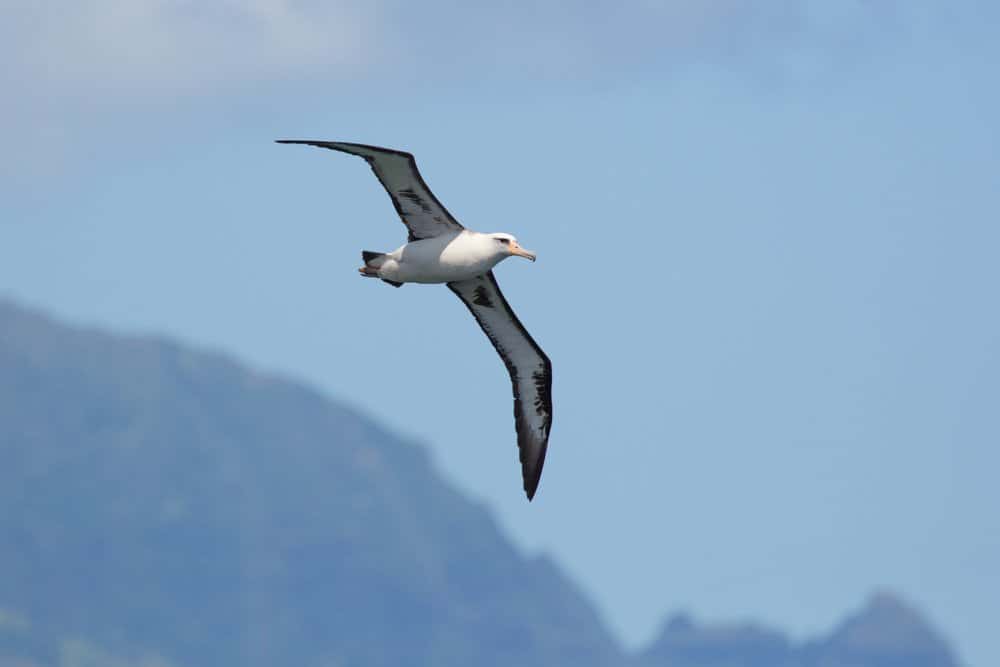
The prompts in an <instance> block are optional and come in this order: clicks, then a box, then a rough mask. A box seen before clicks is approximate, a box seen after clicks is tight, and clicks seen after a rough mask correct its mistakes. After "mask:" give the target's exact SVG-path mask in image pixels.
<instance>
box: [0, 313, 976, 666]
mask: <svg viewBox="0 0 1000 667" xmlns="http://www.w3.org/2000/svg"><path fill="white" fill-rule="evenodd" d="M952 656H953V654H952V652H951V650H950V648H949V647H948V646H947V644H946V643H945V642H944V641H943V640H941V639H940V638H939V637H938V636H937V635H936V634H935V632H934V631H933V630H932V629H931V628H929V626H928V625H927V624H926V622H924V621H923V620H922V619H921V618H920V617H919V615H917V613H916V612H914V611H912V610H911V609H909V608H908V607H906V605H905V604H903V603H902V602H899V601H898V600H896V599H895V598H892V597H891V596H888V595H881V596H878V597H876V598H874V600H873V601H872V602H871V603H870V604H869V605H868V606H867V607H866V608H865V609H864V610H862V611H861V612H860V613H859V614H857V615H854V616H852V617H850V618H849V619H847V620H846V621H845V622H844V623H843V624H842V625H841V626H840V627H838V628H837V629H836V630H835V631H834V632H833V633H832V634H831V635H830V636H829V637H826V638H822V639H819V640H816V641H813V642H807V643H805V644H801V645H797V644H794V643H793V642H791V641H789V640H788V639H787V638H786V637H785V636H784V635H782V634H781V633H780V632H777V631H772V630H767V629H763V628H760V627H758V626H755V625H752V624H747V625H737V626H707V627H704V626H699V625H697V624H695V623H694V622H693V621H692V620H691V619H690V618H689V617H686V616H683V615H681V616H676V617H674V618H673V619H672V620H671V621H669V622H668V623H667V624H666V625H665V626H664V629H663V632H662V633H661V635H660V636H659V637H658V638H657V639H656V640H655V641H654V642H653V643H652V644H651V645H650V646H649V647H648V648H647V649H646V650H644V651H642V652H641V653H640V654H638V655H627V654H625V653H623V651H622V650H621V649H620V648H619V646H618V644H617V642H616V641H615V639H614V638H613V637H612V636H611V633H610V632H609V631H608V629H607V628H606V626H605V625H604V624H603V623H602V622H601V619H600V618H599V616H598V614H597V612H596V611H595V609H594V607H593V606H592V605H591V604H590V603H589V602H588V601H587V600H586V599H585V597H584V596H583V595H582V594H581V593H580V591H579V590H578V588H577V587H576V586H575V585H574V584H573V583H572V582H571V581H570V580H569V579H568V578H567V577H566V576H565V575H564V574H563V573H562V571H561V570H560V569H559V568H558V567H557V566H556V564H554V563H553V562H552V561H550V560H549V559H547V558H545V557H526V556H525V555H523V554H522V553H520V552H519V551H518V550H517V549H515V548H514V547H513V546H512V545H511V544H510V542H509V541H508V540H507V539H506V537H505V536H504V535H503V534H502V533H501V531H500V530H499V528H498V526H497V524H496V522H495V521H494V519H493V517H492V516H491V515H490V513H489V512H488V511H487V510H486V509H485V508H484V507H483V506H482V505H480V504H477V503H475V502H472V501H470V500H469V499H467V498H465V497H464V496H462V495H461V494H460V493H458V492H457V491H456V490H455V489H454V488H452V487H451V486H450V485H449V484H448V483H447V482H445V481H444V480H443V479H442V478H441V477H440V475H439V474H438V473H437V471H436V470H435V469H434V467H433V465H432V463H431V461H430V460H429V458H428V456H427V454H426V452H425V451H424V450H423V449H422V448H420V447H417V446H415V445H413V444H412V443H409V442H407V441H405V440H403V439H401V438H399V437H398V436H396V435H394V434H392V433H390V432H388V431H386V430H384V429H382V428H380V427H379V426H378V425H377V424H375V423H373V422H372V421H370V420H369V419H367V418H365V417H363V416H361V415H359V414H357V413H356V412H354V411H351V410H349V409H347V408H345V407H343V406H341V405H338V404H337V403H336V402H334V401H331V400H329V399H327V398H325V397H324V396H322V395H320V394H318V393H317V392H315V391H313V390H311V389H309V388H307V387H305V386H303V385H301V384H297V383H295V382H290V381H287V380H282V379H280V378H276V377H272V376H269V375H265V374H261V373H257V372H254V371H252V370H249V369H247V368H245V367H243V366H240V365H239V364H237V363H235V362H233V361H232V360H230V359H228V358H226V357H225V356H223V355H220V354H215V353H209V352H204V351H197V350H194V349H191V348H189V347H184V346H180V345H177V344H175V343H172V342H169V341H164V340H160V339H154V338H138V337H119V336H112V335H109V334H107V333H103V332H100V331H92V330H86V329H80V328H74V327H68V326H65V325H62V324H58V323H56V322H53V321H52V320H50V319H48V318H46V317H44V316H42V315H39V314H38V313H35V312H33V311H30V310H27V309H23V308H20V307H18V306H15V305H13V304H10V303H7V302H4V301H2V300H0V667H56V666H58V667H125V666H126V665H128V666H135V665H139V666H142V667H200V666H209V665H211V666H213V667H217V666H225V665H240V666H248V667H255V666H263V665H296V666H303V667H311V666H316V667H334V666H336V667H347V666H353V665H366V666H376V667H377V666H383V665H384V666H388V665H407V666H410V665H414V666H419V665H434V666H444V667H447V666H449V665H477V666H487V667H489V666H492V665H497V666H499V665H518V666H519V667H531V666H533V665H539V666H541V665H574V666H580V667H591V666H592V667H598V666H607V667H610V666H622V667H765V666H766V667H903V666H904V665H905V666H906V667H955V665H956V663H955V660H954V658H953V657H952Z"/></svg>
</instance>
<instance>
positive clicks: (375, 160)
mask: <svg viewBox="0 0 1000 667" xmlns="http://www.w3.org/2000/svg"><path fill="white" fill-rule="evenodd" d="M278 143H279V144H306V145H308V146H318V147H319V148H329V149H330V150H334V151H340V152H342V153H350V154H351V155H358V156H360V157H363V158H364V159H365V161H367V162H368V164H369V165H370V166H371V168H372V171H374V172H375V176H376V177H378V180H379V182H380V183H382V187H384V188H385V191H386V192H388V193H389V198H390V199H392V205H393V206H395V207H396V212H397V213H398V214H399V218H400V219H401V220H402V221H403V224H404V225H406V228H407V229H408V230H410V234H409V240H410V241H416V240H419V239H429V238H433V237H435V236H440V235H441V234H446V233H448V232H456V231H461V230H463V229H464V227H462V225H461V224H459V222H458V220H456V219H455V218H454V217H453V216H452V215H451V213H448V209H446V208H445V207H444V206H442V205H441V202H439V201H438V200H437V197H435V196H434V193H433V192H431V189H430V188H429V187H427V184H426V183H425V182H424V179H423V178H422V177H421V176H420V172H419V171H417V163H416V160H414V159H413V155H411V154H410V153H405V152H403V151H397V150H392V149H391V148H379V147H378V146H366V145H364V144H349V143H344V142H339V141H311V140H305V139H279V140H278Z"/></svg>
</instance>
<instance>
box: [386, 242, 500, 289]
mask: <svg viewBox="0 0 1000 667" xmlns="http://www.w3.org/2000/svg"><path fill="white" fill-rule="evenodd" d="M504 256H505V255H504V254H503V253H501V252H500V251H499V249H498V247H497V244H496V241H495V240H494V239H492V238H490V237H487V236H485V235H483V234H477V233H476V232H470V231H463V232H460V233H457V234H448V235H444V236H438V237H435V238H432V239H423V240H421V241H412V242H410V243H407V244H406V245H404V246H403V247H401V248H398V249H396V250H393V251H392V252H391V253H389V255H388V257H387V258H386V261H385V262H384V263H383V264H382V266H381V267H380V268H379V276H380V277H382V278H387V279H389V280H395V281H398V282H401V283H448V282H452V281H456V280H468V279H469V278H475V277H476V276H481V275H483V274H484V273H486V272H487V271H489V270H490V269H492V268H493V267H494V266H496V264H497V262H499V261H500V260H501V259H503V258H504Z"/></svg>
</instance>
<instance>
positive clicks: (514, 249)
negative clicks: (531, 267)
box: [510, 243, 535, 262]
mask: <svg viewBox="0 0 1000 667" xmlns="http://www.w3.org/2000/svg"><path fill="white" fill-rule="evenodd" d="M510 254H512V255H517V256H518V257H524V258H525V259H530V260H531V261H532V262H534V261H535V253H533V252H531V251H530V250H525V249H524V248H522V247H521V246H519V245H517V244H516V243H512V244H511V245H510Z"/></svg>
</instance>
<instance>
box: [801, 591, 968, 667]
mask: <svg viewBox="0 0 1000 667" xmlns="http://www.w3.org/2000/svg"><path fill="white" fill-rule="evenodd" d="M808 650H809V651H821V652H823V653H826V654H830V655H834V656H837V657H838V659H840V660H841V661H843V662H844V663H845V664H851V665H853V664H860V665H869V664H871V665H887V666H891V667H956V666H957V665H958V661H957V660H956V658H955V656H954V653H953V652H952V650H951V648H950V647H949V646H948V644H947V643H946V642H945V640H944V639H943V638H942V637H941V636H940V635H939V634H938V632H937V631H936V630H935V629H934V628H933V627H931V625H930V623H929V622H928V621H927V619H926V618H925V617H924V616H923V615H922V614H921V613H920V612H918V611H917V610H916V609H915V608H914V607H913V606H912V605H911V604H909V603H908V602H906V601H904V600H903V599H902V598H901V597H900V596H898V595H896V594H894V593H891V592H888V591H880V592H877V593H875V594H874V595H872V596H871V597H870V598H869V599H868V601H867V602H866V603H865V605H864V606H863V607H862V608H861V609H860V610H859V611H857V612H856V613H854V614H852V615H850V616H848V617H847V618H846V619H845V620H844V621H843V622H842V623H841V624H840V625H839V626H837V628H836V629H834V631H833V632H832V633H831V634H830V636H829V637H827V638H826V639H824V640H820V641H818V642H815V643H813V644H812V645H810V647H808ZM863 660H867V662H863ZM852 661H853V662H852Z"/></svg>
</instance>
